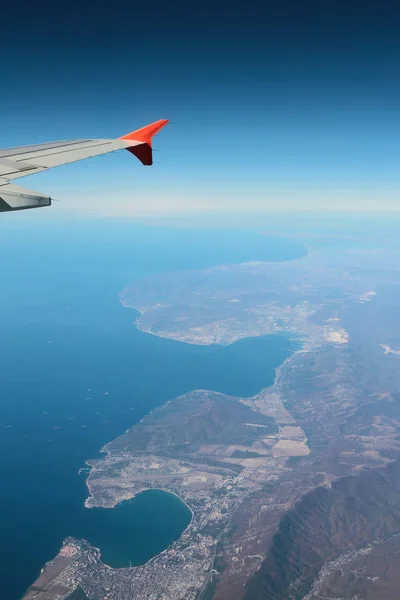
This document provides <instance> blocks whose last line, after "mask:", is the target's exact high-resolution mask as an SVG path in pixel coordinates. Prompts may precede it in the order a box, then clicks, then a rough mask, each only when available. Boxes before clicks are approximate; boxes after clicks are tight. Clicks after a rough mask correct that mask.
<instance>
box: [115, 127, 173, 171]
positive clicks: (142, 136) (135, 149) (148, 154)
mask: <svg viewBox="0 0 400 600" xmlns="http://www.w3.org/2000/svg"><path fill="white" fill-rule="evenodd" d="M167 123H169V121H168V119H161V120H160V121H156V122H155V123H151V124H150V125H146V127H142V128H141V129H137V130H136V131H132V133H127V134H126V135H123V136H122V137H120V138H118V139H119V140H132V141H135V142H142V144H139V145H137V146H132V147H130V148H127V150H129V152H132V154H134V155H135V156H136V158H138V159H139V160H140V162H141V163H143V164H144V165H152V164H153V152H152V143H153V136H154V135H156V133H158V132H159V131H160V129H162V128H163V127H164V125H166V124H167Z"/></svg>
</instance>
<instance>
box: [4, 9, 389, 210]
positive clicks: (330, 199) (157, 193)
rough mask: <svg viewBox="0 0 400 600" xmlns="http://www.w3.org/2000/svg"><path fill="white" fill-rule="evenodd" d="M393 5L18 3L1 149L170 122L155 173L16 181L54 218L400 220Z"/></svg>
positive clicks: (12, 16)
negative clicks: (313, 213)
mask: <svg viewBox="0 0 400 600" xmlns="http://www.w3.org/2000/svg"><path fill="white" fill-rule="evenodd" d="M396 4H397V3H395V2H390V1H388V0H387V1H386V2H381V3H378V2H368V1H364V2H363V3H361V2H352V1H351V0H349V1H348V2H344V1H342V0H340V1H336V2H331V3H326V2H321V1H320V0H319V1H316V0H315V1H310V0H305V1H304V2H298V1H297V2H295V1H294V0H290V1H289V0H282V1H280V2H276V1H275V2H270V1H269V0H267V1H266V2H264V3H257V4H255V3H243V2H236V1H235V0H233V1H232V2H230V3H224V2H209V1H206V2H202V3H201V4H193V3H185V4H183V3H180V2H171V3H161V2H160V1H159V0H155V2H153V3H151V6H150V5H148V6H140V5H136V4H135V3H133V2H125V1H122V2H114V3H109V2H108V3H104V4H103V3H94V2H86V3H78V2H76V0H72V1H71V2H69V3H68V4H67V3H64V4H60V3H58V4H57V3H54V2H51V3H47V2H46V1H44V2H42V3H40V4H35V3H28V2H25V0H23V1H22V2H20V3H18V5H16V6H14V7H13V6H7V7H6V8H5V14H4V9H3V17H4V22H7V28H6V31H5V34H4V36H3V34H2V58H1V59H0V60H1V64H2V89H3V93H2V94H1V97H0V104H1V106H0V147H8V146H17V145H22V144H29V143H38V142H42V141H50V140H57V139H71V138H86V137H117V136H119V135H122V134H124V133H126V132H128V131H130V130H132V129H135V128H137V127H140V126H142V125H144V124H147V123H148V122H152V121H154V120H158V119H160V118H169V119H170V120H171V125H169V126H168V127H167V128H166V129H164V130H163V131H162V132H161V134H160V135H159V136H158V137H157V138H156V141H155V149H156V153H155V160H156V161H157V163H156V165H155V166H154V167H153V168H145V167H142V165H140V163H139V162H138V161H136V160H135V159H134V158H133V157H132V156H131V155H130V154H129V153H127V152H120V153H116V154H114V155H111V156H106V157H100V158H97V159H93V160H90V161H85V162H83V163H79V164H76V165H69V166H66V167H62V168H59V169H55V170H53V171H49V172H47V173H44V174H41V175H37V176H35V177H29V178H26V179H25V180H20V184H21V185H24V186H26V187H30V188H32V189H36V190H39V191H42V192H45V193H49V194H50V195H52V196H54V197H56V198H59V199H60V200H61V203H60V204H58V205H56V206H54V207H53V209H52V211H53V212H54V216H57V215H63V214H80V215H116V216H124V215H132V216H142V215H157V216H159V215H160V214H164V213H167V214H168V213H172V214H182V213H183V214H184V213H192V212H194V213H196V214H197V213H199V212H200V213H201V212H211V213H213V212H216V213H221V212H224V211H234V212H238V213H242V212H244V213H251V212H254V213H257V212H268V211H271V210H290V211H293V210H297V209H304V208H305V209H316V208H318V209H319V210H358V209H360V210H368V211H370V210H398V208H399V206H400V194H399V191H400V185H399V184H400V176H399V172H400V171H399V162H400V102H399V96H400V66H399V65H400V60H399V59H400V38H399V36H398V31H397V23H398V18H399V17H400V9H399V8H398V6H396ZM43 212H44V211H43ZM46 212H49V211H46ZM42 216H43V215H42Z"/></svg>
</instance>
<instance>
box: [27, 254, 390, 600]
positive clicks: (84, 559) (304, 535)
mask: <svg viewBox="0 0 400 600" xmlns="http://www.w3.org/2000/svg"><path fill="white" fill-rule="evenodd" d="M399 258H400V253H398V252H395V251H389V250H385V249H384V250H383V251H382V250H379V251H378V250H377V251H373V250H368V251H366V250H348V251H344V250H342V251H338V250H337V249H336V250H335V251H332V250H324V251H316V252H313V253H310V254H309V255H308V256H307V257H305V258H302V259H300V260H295V261H292V262H290V263H279V264H275V263H272V264H271V263H247V264H243V265H233V266H229V267H216V268H214V269H207V270H204V271H193V272H184V273H183V272H182V273H175V274H166V275H161V276H157V277H154V278H152V279H150V280H148V281H147V282H140V285H139V284H135V285H133V286H130V287H128V288H127V289H126V290H124V291H123V292H122V293H121V301H122V302H123V304H124V305H125V306H128V307H132V308H136V309H138V310H139V311H140V317H139V318H138V321H137V326H138V327H139V328H140V329H142V330H143V331H147V332H149V333H152V334H154V335H158V336H162V337H168V338H172V339H176V340H180V341H184V342H187V343H192V344H211V343H219V344H229V343H232V342H234V341H236V340H238V339H240V338H243V337H249V336H258V335H265V334H269V333H278V332H282V333H285V334H286V335H290V336H291V337H292V338H293V339H295V340H297V341H298V342H299V349H298V350H297V351H296V352H294V353H293V354H292V355H291V356H290V357H289V358H288V359H287V360H286V361H285V363H284V364H283V365H282V366H281V367H280V368H278V369H277V372H276V379H275V382H274V385H273V386H271V387H270V388H266V389H264V390H262V391H261V392H260V393H259V394H257V395H256V396H254V397H251V398H237V397H233V396H226V395H224V394H219V393H216V392H214V391H210V390H197V391H193V392H191V393H189V394H186V395H184V396H181V397H179V398H175V399H174V400H171V401H170V402H168V403H167V404H165V405H164V406H162V407H160V408H158V409H156V410H154V411H152V412H151V413H150V414H149V415H148V416H147V417H146V418H144V419H143V420H142V421H141V422H140V423H138V424H136V425H135V426H134V427H133V428H132V429H130V430H129V431H127V432H126V433H125V434H124V435H122V436H120V437H119V438H117V439H116V440H114V441H112V442H110V443H109V444H107V446H105V447H104V448H103V451H104V453H105V456H104V458H101V459H98V460H90V461H88V464H89V465H90V466H91V467H92V468H91V473H90V476H89V478H88V482H87V483H88V488H89V491H90V495H89V497H88V499H87V501H86V506H87V507H88V508H90V507H94V506H102V507H108V508H112V507H113V506H115V505H116V504H117V503H119V502H121V501H122V500H125V499H130V498H132V497H134V496H135V495H137V494H139V493H141V492H142V491H144V490H147V489H151V488H159V489H163V490H166V491H170V492H173V493H175V494H177V495H178V496H179V497H180V498H182V499H183V500H184V501H185V502H186V504H187V505H188V506H189V507H190V508H191V510H192V512H193V518H192V521H191V523H190V525H189V526H188V528H187V529H186V530H185V532H184V533H183V534H182V536H181V538H180V539H179V540H178V541H176V542H174V543H173V544H172V545H171V546H170V547H169V548H167V549H166V550H165V551H164V552H163V553H161V554H160V555H158V556H155V557H154V558H153V559H151V560H150V561H148V562H147V563H146V564H145V565H142V566H139V567H132V568H127V569H118V570H117V569H111V568H110V567H108V566H106V565H104V564H103V563H102V562H101V556H100V552H99V550H97V549H95V548H92V547H91V546H90V545H89V544H88V543H87V542H85V541H79V540H71V539H68V540H66V541H65V543H64V546H63V548H62V549H61V551H60V554H59V555H58V557H57V558H56V559H55V563H53V562H51V563H48V565H46V567H45V569H44V572H43V573H42V575H41V578H42V580H43V577H45V580H46V582H50V581H51V586H54V588H55V589H59V590H60V589H62V590H64V589H68V592H67V593H72V592H74V591H76V590H77V591H78V593H81V591H82V593H84V594H85V595H86V596H87V598H89V599H90V600H100V599H102V600H103V599H104V598H107V599H108V600H128V599H130V598H133V597H134V598H136V599H144V598H146V599H153V598H154V599H155V598H165V599H166V598H171V599H182V600H183V599H185V600H186V599H187V600H190V599H193V600H194V599H203V600H205V599H206V598H211V597H212V598H215V599H217V600H220V599H221V600H222V599H226V600H228V599H230V600H232V599H236V598H237V599H241V598H249V599H250V598H252V599H253V598H271V599H274V598H276V599H278V598H292V599H296V600H297V599H300V598H302V599H303V600H306V599H307V600H316V599H317V598H319V599H321V598H322V599H324V598H325V599H328V598H331V597H332V594H331V592H332V590H333V589H334V590H335V597H340V598H344V599H346V598H348V599H350V598H354V597H355V596H357V597H358V598H366V599H369V598H377V597H379V598H382V599H384V600H385V599H387V600H389V599H392V598H395V597H396V596H395V593H396V589H397V587H398V583H399V581H398V577H397V573H398V572H399V567H400V553H399V552H398V550H399V543H400V535H399V534H400V525H399V523H400V519H399V516H400V514H399V510H400V509H399V506H400V503H399V500H400V498H399V494H400V476H399V471H400V468H399V462H398V461H399V460H400V436H399V432H400V402H399V399H400V372H399V369H398V356H397V350H396V349H397V348H399V347H400V330H399V329H398V328H397V327H396V324H397V322H398V320H396V315H398V314H399V312H400V311H399V301H398V298H399V297H400V295H399V291H400V269H399V265H400V260H399ZM392 349H395V350H394V351H393V350H392ZM65 555H67V556H68V563H66V562H63V560H62V559H63V558H65ZM54 565H57V568H56V570H55V571H54ZM52 569H53V570H52ZM53 575H54V576H53ZM47 585H48V583H47ZM35 586H36V587H38V582H36V583H35ZM396 586H397V587H396ZM42 587H43V586H42ZM43 589H44V588H43ZM44 593H48V590H47V589H46V592H41V591H40V592H38V593H37V595H36V596H32V588H30V590H29V591H28V592H27V595H26V597H25V598H26V599H28V598H29V600H30V599H31V598H35V599H36V600H39V599H40V600H50V599H51V600H55V599H56V598H59V597H61V598H64V597H65V598H66V597H68V596H66V595H64V596H60V595H59V596H56V595H55V594H56V592H54V593H53V595H47V596H46V595H43V594H44ZM29 594H31V596H29ZM41 594H42V595H41Z"/></svg>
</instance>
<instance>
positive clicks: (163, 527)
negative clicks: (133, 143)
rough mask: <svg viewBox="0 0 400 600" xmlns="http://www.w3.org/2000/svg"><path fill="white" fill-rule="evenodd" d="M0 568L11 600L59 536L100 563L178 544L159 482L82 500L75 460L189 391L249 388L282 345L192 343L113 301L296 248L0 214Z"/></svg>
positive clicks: (172, 508) (177, 510) (286, 255)
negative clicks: (187, 275)
mask: <svg viewBox="0 0 400 600" xmlns="http://www.w3.org/2000/svg"><path fill="white" fill-rule="evenodd" d="M0 251H1V256H2V259H1V261H0V281H1V294H0V531H1V536H0V571H1V581H2V597H4V598H7V600H17V599H18V598H20V597H21V595H22V594H23V593H24V591H25V589H26V588H27V587H28V585H29V584H30V583H32V581H33V580H34V579H35V577H37V575H38V573H39V571H40V568H41V567H42V566H43V564H44V563H45V562H46V561H47V560H50V559H51V558H52V557H53V556H54V555H55V554H56V553H57V552H58V550H59V548H60V545H61V543H62V540H63V539H64V538H65V537H66V536H69V535H73V536H77V537H83V538H86V539H88V540H89V541H90V542H91V543H93V544H94V545H95V546H98V547H100V549H101V551H102V556H103V558H104V560H105V562H109V563H110V564H111V565H113V566H125V565H127V564H128V563H129V561H131V562H132V564H140V563H143V562H145V561H146V560H148V558H150V557H151V556H153V555H154V554H156V553H158V552H160V551H161V550H163V549H164V548H165V547H166V546H168V545H169V543H171V542H172V541H173V540H174V539H177V538H178V537H179V535H180V534H181V532H182V530H183V529H184V528H185V527H186V526H187V524H188V522H189V520H190V512H189V511H188V509H187V507H186V506H185V505H184V504H183V503H182V502H181V501H180V500H179V499H178V498H176V497H175V496H172V495H170V494H165V493H163V492H161V491H151V492H148V493H147V494H148V495H147V496H146V495H145V494H141V495H139V496H138V497H137V498H135V499H133V500H132V501H129V502H124V503H122V504H121V505H119V506H118V507H116V508H115V509H112V510H108V509H91V510H88V509H86V508H84V500H85V498H86V497H87V488H86V483H85V481H86V479H85V476H84V475H78V471H79V469H80V468H81V467H84V466H85V460H87V459H88V458H94V457H96V456H99V450H100V448H101V447H102V446H103V445H104V444H105V443H107V442H108V441H110V440H112V439H113V438H115V437H116V436H117V435H119V434H120V433H122V432H123V431H125V430H126V429H127V428H128V427H130V426H131V425H133V424H134V423H136V422H137V421H138V420H140V419H141V418H142V417H143V416H144V415H145V414H147V413H148V412H149V410H151V409H152V408H154V407H156V406H159V405H160V404H162V403H163V402H165V401H167V400H169V399H171V398H174V397H175V396H177V395H180V394H183V393H185V392H188V391H190V390H192V389H198V388H203V389H214V390H218V391H221V392H225V393H229V394H235V395H238V396H249V395H252V394H254V393H256V392H257V391H259V390H260V389H261V388H262V387H265V386H267V385H269V384H270V383H271V382H272V381H273V377H274V369H275V368H276V367H277V366H278V365H279V364H281V363H282V361H283V360H284V359H285V358H286V357H287V356H288V354H289V352H290V351H291V349H292V347H293V346H292V345H291V344H290V342H289V340H288V339H287V338H284V337H280V336H267V337H263V338H255V339H248V340H241V341H240V342H237V343H235V344H233V345H232V346H229V347H226V348H222V347H219V346H210V347H200V346H191V345H188V344H181V343H179V342H174V341H171V340H163V339H159V338H156V337H155V336H151V335H146V334H144V333H142V332H139V331H137V330H136V328H135V327H134V325H133V320H134V318H135V313H134V311H132V310H129V309H125V308H123V307H122V305H121V304H120V303H119V301H118V292H119V291H120V290H121V289H122V288H123V287H124V286H125V285H126V284H127V283H128V282H129V281H131V280H134V279H141V278H144V277H148V276H150V275H152V274H154V273H157V272H162V271H171V270H176V269H187V268H201V267H205V266H210V265H212V264H220V263H229V262H230V263H235V262H241V261H244V260H263V259H264V260H268V259H269V260H285V259H292V258H297V257H299V256H301V255H303V254H304V253H305V249H304V248H303V247H301V246H299V245H298V244H295V243H292V242H290V241H288V240H283V239H280V238H268V237H266V236H259V235H257V234H256V233H255V232H252V231H251V232H247V231H234V230H230V231H223V232H221V231H218V230H214V231H190V230H173V229H162V228H146V227H140V226H134V225H132V224H129V223H116V222H112V221H109V222H101V221H100V222H86V223H77V224H72V223H68V224H64V225H62V224H52V223H44V222H43V223H42V222H40V221H39V220H37V221H36V222H31V223H27V222H25V221H23V220H18V219H16V218H11V219H9V220H7V219H4V218H3V219H1V220H0Z"/></svg>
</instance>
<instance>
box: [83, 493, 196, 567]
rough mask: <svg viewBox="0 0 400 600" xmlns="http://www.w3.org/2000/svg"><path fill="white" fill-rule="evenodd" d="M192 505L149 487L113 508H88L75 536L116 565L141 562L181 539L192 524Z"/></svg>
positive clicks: (107, 561) (138, 563)
mask: <svg viewBox="0 0 400 600" xmlns="http://www.w3.org/2000/svg"><path fill="white" fill-rule="evenodd" d="M191 518H192V512H191V510H190V508H189V507H188V506H187V505H186V504H185V503H184V502H183V501H182V500H181V499H180V498H178V496H176V495H175V494H171V493H170V492H164V491H163V490H158V489H157V490H146V491H144V492H141V493H140V494H138V495H137V496H135V498H132V500H124V501H122V502H121V503H120V504H118V505H117V506H115V507H114V508H112V509H110V508H91V509H89V510H87V515H86V519H85V524H84V527H81V528H80V529H79V531H77V532H76V533H77V534H78V535H77V536H76V537H80V538H84V539H86V540H87V541H88V542H89V543H90V544H91V545H92V546H94V547H95V548H98V549H99V551H100V555H101V561H102V562H103V563H104V564H105V565H108V566H109V567H111V568H113V569H123V568H128V567H134V566H139V565H142V564H144V563H145V562H147V561H148V560H149V559H150V558H152V557H153V556H156V555H157V554H160V553H161V552H162V551H163V550H165V549H166V548H168V546H169V545H170V544H171V543H173V542H174V541H176V540H178V539H179V538H180V536H181V535H182V533H183V532H184V531H185V529H186V528H187V527H188V525H189V524H190V521H191Z"/></svg>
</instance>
